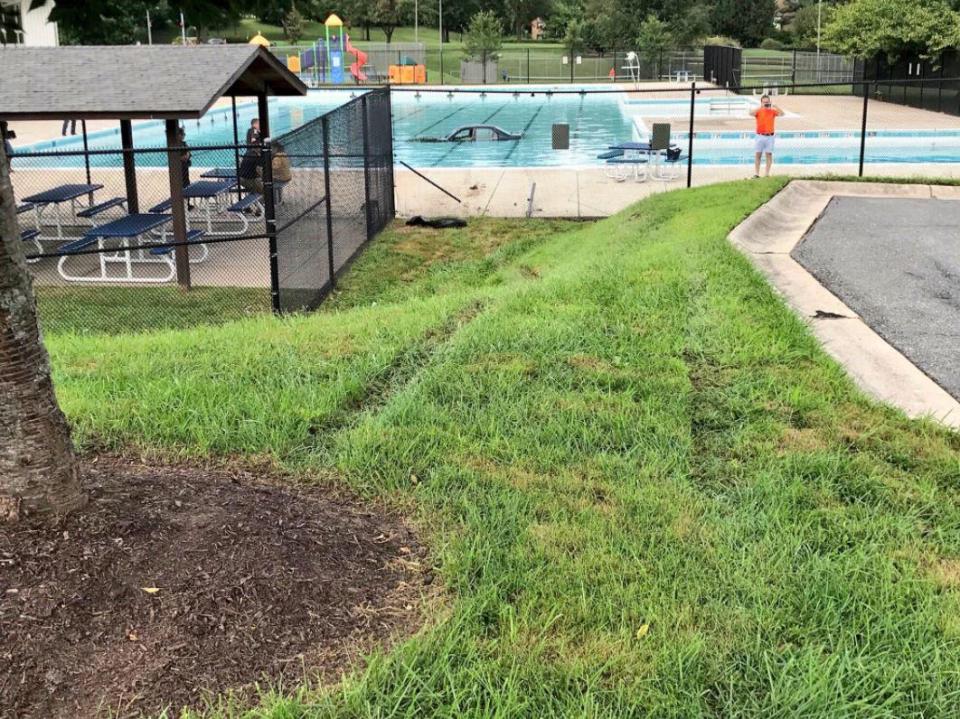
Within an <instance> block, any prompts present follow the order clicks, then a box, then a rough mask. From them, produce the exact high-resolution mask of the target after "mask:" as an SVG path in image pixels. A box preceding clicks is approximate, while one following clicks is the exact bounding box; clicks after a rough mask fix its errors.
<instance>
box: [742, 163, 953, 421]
mask: <svg viewBox="0 0 960 719" xmlns="http://www.w3.org/2000/svg"><path fill="white" fill-rule="evenodd" d="M835 197H857V198H880V199H882V200H891V199H893V198H898V199H899V198H909V199H914V200H930V199H941V200H950V201H957V200H960V188H956V187H938V186H931V185H902V184H893V183H891V184H883V183H846V182H825V181H795V182H791V183H790V184H789V185H788V186H787V187H786V188H784V190H782V191H781V192H780V193H778V194H777V195H776V196H775V197H774V198H773V199H772V200H770V202H768V203H767V204H765V205H764V206H763V207H761V208H760V209H759V210H757V211H756V212H754V213H753V214H752V215H751V216H750V217H748V218H747V219H746V220H745V221H744V222H742V223H741V224H740V225H738V226H737V227H736V228H735V229H734V230H733V232H731V233H730V241H731V242H732V243H733V244H734V245H735V246H736V247H737V248H738V249H739V250H740V251H741V252H743V253H744V255H746V256H747V258H748V259H749V260H750V261H751V262H752V263H753V265H754V266H755V267H756V268H757V269H758V270H760V271H761V272H762V273H763V274H764V275H765V276H766V277H767V279H768V280H769V281H770V283H771V284H772V285H773V286H774V287H775V288H776V289H777V290H778V291H779V292H780V294H781V295H783V297H784V298H785V300H786V301H787V303H788V304H789V305H790V306H791V307H792V308H793V309H794V310H795V311H796V312H797V314H799V315H800V316H801V317H803V318H804V320H805V321H806V322H807V323H808V325H809V326H810V328H811V330H812V331H813V333H814V335H815V336H816V337H817V338H818V339H819V340H820V341H821V342H822V343H823V346H824V349H826V351H827V352H828V353H829V354H830V355H831V356H832V357H833V358H834V359H835V360H837V361H838V362H839V363H840V364H842V365H843V366H844V367H845V368H846V369H847V371H848V372H849V373H850V375H851V377H852V378H853V380H854V381H855V382H856V383H857V384H858V385H859V386H860V387H861V389H863V390H864V391H865V392H867V393H868V394H870V395H871V396H873V397H875V398H876V399H878V400H880V401H883V402H889V403H890V404H893V405H894V406H897V407H899V408H900V409H901V410H903V411H904V412H905V413H906V414H907V415H908V416H911V417H931V418H933V419H935V420H937V421H939V422H941V423H943V424H945V425H947V426H950V427H954V428H960V402H958V401H957V399H956V398H955V397H953V396H951V395H950V394H949V393H948V392H947V391H946V390H945V389H944V388H943V387H941V386H940V385H939V384H938V383H937V382H935V381H934V380H933V379H931V378H930V376H928V374H926V372H925V371H924V369H922V368H921V367H918V366H917V365H916V364H914V362H913V361H911V360H910V359H908V358H907V357H906V356H905V355H904V354H903V353H901V352H900V351H899V350H898V349H896V348H895V347H894V346H893V345H892V344H890V343H889V342H887V340H885V339H884V338H883V337H881V336H880V334H878V333H877V332H876V331H875V330H874V328H873V327H872V326H871V315H870V314H865V316H863V317H862V316H860V315H859V314H858V313H857V312H855V311H854V310H853V309H851V308H850V307H849V306H847V304H846V303H845V302H844V301H843V300H841V299H840V298H839V297H837V296H836V295H835V294H833V293H832V292H830V290H828V289H827V288H826V287H824V286H823V285H822V284H821V283H820V282H819V281H817V279H816V278H815V277H814V276H813V275H811V274H810V273H809V272H808V271H807V270H806V269H805V268H804V267H803V266H802V265H801V264H800V263H799V262H797V261H796V260H795V259H794V258H793V257H792V256H791V252H793V250H794V248H795V247H796V246H797V245H798V244H799V243H800V242H801V241H802V239H803V238H804V237H805V236H806V235H807V233H808V231H809V230H810V228H811V226H812V225H813V224H814V223H815V222H816V221H817V218H819V217H820V216H821V215H822V214H823V212H824V210H825V209H826V208H827V206H828V205H829V203H830V202H831V200H832V199H833V198H835ZM873 320H874V321H876V319H875V317H874V318H873ZM915 356H916V355H915ZM921 361H923V360H921Z"/></svg>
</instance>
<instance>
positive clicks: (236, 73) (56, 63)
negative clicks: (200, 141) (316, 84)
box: [0, 44, 307, 120]
mask: <svg viewBox="0 0 960 719" xmlns="http://www.w3.org/2000/svg"><path fill="white" fill-rule="evenodd" d="M0 67H2V68H3V70H2V72H0V119H2V120H57V119H72V118H76V119H96V118H109V119H127V120H137V119H150V118H156V119H189V118H197V117H200V116H201V115H203V114H204V113H205V112H206V111H207V110H209V109H210V106H211V105H213V103H214V102H216V101H217V100H218V99H219V98H220V97H224V96H227V97H252V96H259V95H305V94H306V92H307V87H306V85H304V84H303V83H302V82H301V81H300V79H299V78H298V77H297V76H296V75H294V74H293V73H291V72H289V71H288V70H287V69H286V67H284V65H283V63H282V62H281V61H280V60H278V59H277V58H275V57H274V56H273V55H271V54H270V53H269V52H267V51H266V50H264V49H263V48H261V47H258V46H255V45H247V44H243V45H208V46H197V47H178V46H174V45H150V46H117V47H112V46H107V47H82V46H76V47H55V48H54V47H51V48H39V47H38V48H34V47H29V48H6V49H2V50H0Z"/></svg>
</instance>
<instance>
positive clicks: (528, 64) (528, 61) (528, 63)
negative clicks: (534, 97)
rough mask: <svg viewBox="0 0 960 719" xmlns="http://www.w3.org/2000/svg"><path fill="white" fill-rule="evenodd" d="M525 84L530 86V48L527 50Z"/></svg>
mask: <svg viewBox="0 0 960 719" xmlns="http://www.w3.org/2000/svg"><path fill="white" fill-rule="evenodd" d="M527 84H528V85H529V84H530V48H529V47H528V48H527Z"/></svg>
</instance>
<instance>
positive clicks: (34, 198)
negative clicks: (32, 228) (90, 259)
mask: <svg viewBox="0 0 960 719" xmlns="http://www.w3.org/2000/svg"><path fill="white" fill-rule="evenodd" d="M102 189H103V185H88V184H70V185H59V186H58V187H51V188H50V189H49V190H44V191H43V192H38V193H37V194H35V195H30V196H29V197H24V198H23V201H24V202H25V203H27V204H30V205H32V206H33V207H32V209H33V211H34V213H36V214H35V218H36V226H37V228H38V229H39V228H40V226H41V224H42V223H43V213H44V211H45V210H46V209H47V208H48V207H50V206H51V205H52V206H53V207H54V208H55V209H56V213H55V217H54V224H55V225H56V228H57V236H56V238H46V237H42V236H41V237H40V238H39V239H57V240H60V241H61V242H62V241H63V219H62V217H61V214H60V206H61V205H63V204H65V203H67V202H69V203H70V211H71V214H72V215H73V217H74V218H76V216H77V199H78V198H80V197H83V196H84V195H90V196H91V198H92V196H93V193H94V192H96V191H97V190H102ZM91 204H92V202H91Z"/></svg>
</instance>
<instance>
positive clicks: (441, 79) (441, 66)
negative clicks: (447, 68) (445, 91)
mask: <svg viewBox="0 0 960 719" xmlns="http://www.w3.org/2000/svg"><path fill="white" fill-rule="evenodd" d="M443 83H444V80H443V46H442V45H441V46H440V84H441V85H442V84H443Z"/></svg>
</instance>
